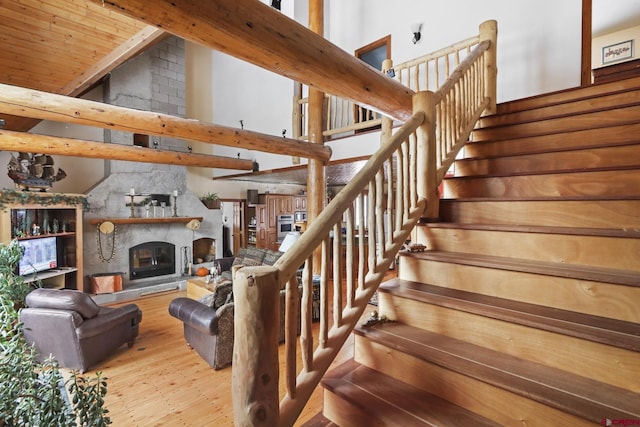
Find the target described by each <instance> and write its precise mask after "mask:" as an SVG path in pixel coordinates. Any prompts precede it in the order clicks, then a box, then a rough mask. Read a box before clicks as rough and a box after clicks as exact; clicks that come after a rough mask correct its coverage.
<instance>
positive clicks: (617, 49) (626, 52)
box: [602, 40, 633, 64]
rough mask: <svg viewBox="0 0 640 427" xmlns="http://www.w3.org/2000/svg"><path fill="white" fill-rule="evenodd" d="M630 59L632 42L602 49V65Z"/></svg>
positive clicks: (628, 41)
mask: <svg viewBox="0 0 640 427" xmlns="http://www.w3.org/2000/svg"><path fill="white" fill-rule="evenodd" d="M630 58H633V40H627V41H626V42H620V43H616V44H612V45H609V46H605V47H603V48H602V63H603V64H610V63H612V62H618V61H622V60H624V59H630Z"/></svg>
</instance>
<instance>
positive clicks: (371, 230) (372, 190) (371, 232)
mask: <svg viewBox="0 0 640 427" xmlns="http://www.w3.org/2000/svg"><path fill="white" fill-rule="evenodd" d="M375 207H376V183H375V180H371V181H369V197H368V203H367V228H368V233H367V235H368V236H369V239H368V243H369V254H368V258H369V272H370V273H373V272H375V271H376V218H375V217H376V210H375Z"/></svg>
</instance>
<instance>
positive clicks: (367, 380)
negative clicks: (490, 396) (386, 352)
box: [322, 360, 495, 426]
mask: <svg viewBox="0 0 640 427" xmlns="http://www.w3.org/2000/svg"><path fill="white" fill-rule="evenodd" d="M322 385H323V386H324V388H325V389H327V390H329V391H331V392H332V393H334V394H336V395H338V396H340V397H341V398H342V399H345V400H347V401H349V402H351V403H352V404H355V405H357V406H359V407H361V408H362V409H363V410H365V411H366V412H367V413H368V414H371V415H372V416H373V417H374V418H375V419H377V420H380V421H381V422H382V423H383V425H397V426H408V425H412V426H419V425H424V426H434V425H437V426H447V425H451V426H454V425H473V426H493V425H495V423H494V422H492V421H490V420H488V419H486V418H484V417H481V416H479V415H477V414H474V413H473V412H470V411H469V410H467V409H464V408H462V407H460V406H457V405H454V404H452V403H451V402H448V401H446V400H444V399H442V398H440V397H437V396H435V395H433V394H431V393H427V392H425V391H423V390H420V389H418V388H416V387H413V386H411V385H409V384H406V383H404V382H402V381H399V380H397V379H394V378H392V377H389V376H387V375H385V374H383V373H381V372H378V371H376V370H373V369H371V368H368V367H366V366H363V365H361V364H359V363H357V362H355V361H354V360H349V361H347V362H345V363H344V364H343V365H341V366H340V367H339V369H338V370H337V371H331V372H329V373H328V374H327V375H325V377H324V378H323V380H322ZM363 421H364V422H366V421H365V420H363ZM353 425H358V423H357V422H356V421H355V420H354V424H353ZM362 425H364V424H362Z"/></svg>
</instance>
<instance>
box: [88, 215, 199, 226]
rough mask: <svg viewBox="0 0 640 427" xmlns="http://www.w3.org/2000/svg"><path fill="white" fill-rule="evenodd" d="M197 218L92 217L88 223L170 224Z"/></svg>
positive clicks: (197, 218)
mask: <svg viewBox="0 0 640 427" xmlns="http://www.w3.org/2000/svg"><path fill="white" fill-rule="evenodd" d="M194 219H195V220H198V221H200V222H202V220H203V218H202V217H201V216H167V217H161V218H137V217H134V218H92V219H90V220H89V224H91V225H98V224H102V223H103V222H107V221H109V222H112V223H113V224H170V223H174V222H182V223H185V224H186V223H188V222H189V221H193V220H194Z"/></svg>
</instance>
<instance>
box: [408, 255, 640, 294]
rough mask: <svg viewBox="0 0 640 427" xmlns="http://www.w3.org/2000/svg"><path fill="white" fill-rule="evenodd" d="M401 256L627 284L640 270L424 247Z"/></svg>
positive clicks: (639, 278)
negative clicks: (445, 250) (436, 249)
mask: <svg viewBox="0 0 640 427" xmlns="http://www.w3.org/2000/svg"><path fill="white" fill-rule="evenodd" d="M400 255H401V256H412V257H416V258H421V259H426V260H433V261H441V262H449V263H455V264H463V265H473V266H476V267H486V268H496V269H500V270H510V271H519V272H524V273H533V274H541V275H546V276H556V277H566V278H573V279H582V280H590V281H595V282H603V283H615V284H619V285H626V286H640V273H638V272H637V271H631V270H617V269H612V268H599V267H590V266H584V265H576V264H559V263H554V262H546V261H534V260H527V259H521V258H509V257H499V256H493V255H479V254H469V253H462V252H444V251H435V250H426V251H424V252H414V253H410V252H401V253H400Z"/></svg>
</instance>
